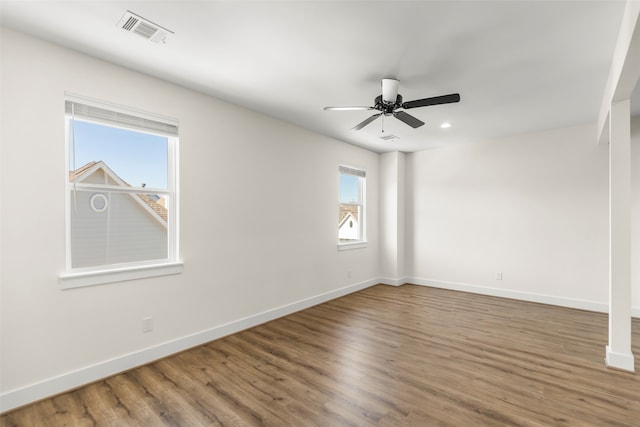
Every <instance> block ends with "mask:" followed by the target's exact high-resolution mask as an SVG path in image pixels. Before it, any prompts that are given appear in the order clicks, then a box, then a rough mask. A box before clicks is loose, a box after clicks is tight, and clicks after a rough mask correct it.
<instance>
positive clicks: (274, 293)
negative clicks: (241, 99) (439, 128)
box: [0, 30, 379, 409]
mask: <svg viewBox="0 0 640 427" xmlns="http://www.w3.org/2000/svg"><path fill="white" fill-rule="evenodd" d="M1 36H2V38H1V43H2V45H1V50H2V70H1V71H2V72H1V85H2V100H1V102H2V104H1V121H2V130H1V140H2V145H1V151H0V153H1V162H2V163H1V166H2V171H1V177H0V179H1V183H2V207H1V213H0V218H1V219H2V224H1V233H2V239H1V244H2V251H1V257H2V258H1V267H2V268H1V275H0V279H1V288H0V289H1V306H0V311H1V317H0V321H1V330H0V332H1V341H2V342H1V346H0V347H1V348H0V359H1V362H0V363H1V364H0V374H1V376H2V381H1V385H0V386H1V390H0V391H1V392H2V394H3V401H2V406H3V409H7V408H8V407H12V406H15V405H18V404H22V403H26V401H28V400H29V399H34V398H40V397H44V395H46V394H47V393H49V394H53V393H56V392H60V391H61V389H62V388H64V387H67V386H73V385H77V383H81V382H82V381H87V380H91V379H95V378H93V377H95V376H100V375H108V374H110V373H112V371H113V369H118V368H121V369H126V368H127V367H129V366H130V365H132V364H135V363H144V362H146V361H148V359H149V358H153V357H159V356H162V355H163V354H164V353H167V352H170V351H177V350H179V349H180V348H181V347H183V346H184V345H187V344H191V345H193V344H196V343H197V342H198V340H201V339H205V338H207V337H209V338H211V337H214V336H216V334H218V332H220V331H223V332H224V331H226V332H232V331H233V329H234V327H235V326H241V327H246V326H247V325H249V324H251V322H252V321H254V320H255V321H260V320H265V319H267V318H269V317H270V316H271V317H273V316H276V315H279V314H280V315H281V314H283V313H285V312H287V311H288V310H289V308H291V309H297V308H300V307H303V306H305V305H308V304H311V303H313V302H318V301H321V300H323V299H327V298H331V297H334V296H336V295H339V294H340V293H343V292H348V291H351V290H355V289H358V288H360V287H363V286H368V285H370V284H373V283H377V280H376V278H377V276H378V260H379V256H378V217H377V209H370V210H369V215H368V217H367V227H368V230H367V237H368V241H369V244H368V247H367V248H364V249H357V250H349V251H338V250H337V245H336V226H337V222H336V221H337V219H336V203H337V198H338V165H339V164H340V163H347V164H352V165H357V166H358V167H362V168H364V169H366V171H367V195H366V197H367V201H366V202H367V206H374V207H377V206H378V196H377V195H378V156H377V154H375V153H372V152H369V151H367V150H363V149H359V148H356V147H354V146H351V145H348V144H345V143H341V142H338V141H335V140H332V139H330V138H327V137H323V136H320V135H318V134H314V133H311V132H308V131H305V130H302V129H300V128H297V127H294V126H291V125H288V124H286V123H283V122H281V121H278V120H275V119H272V118H269V117H266V116H264V115H260V114H257V113H254V112H251V111H248V110H246V109H243V108H239V107H237V106H233V105H229V104H226V103H224V102H221V101H219V100H216V99H213V98H211V97H208V96H205V95H202V94H199V93H196V92H194V91H190V90H187V89H184V88H181V87H178V86H175V85H172V84H169V83H166V82H163V81H161V80H158V79H155V78H151V77H148V76H145V75H142V74H139V73H136V72H132V71H130V70H127V69H124V68H121V67H118V66H115V65H112V64H109V63H106V62H102V61H100V60H97V59H94V58H91V57H88V56H86V55H83V54H80V53H76V52H73V51H70V50H67V49H64V48H60V47H57V46H55V45H52V44H49V43H46V42H42V41H39V40H36V39H33V38H30V37H27V36H24V35H21V34H19V33H16V32H13V31H10V30H3V31H2V34H1ZM65 91H69V92H72V93H76V94H79V95H84V96H88V97H92V98H97V99H102V100H106V101H110V102H113V103H117V104H123V105H127V106H130V107H133V108H137V109H141V110H146V111H150V112H154V113H157V114H161V115H165V116H170V117H175V118H177V119H179V120H180V169H181V176H180V189H181V211H180V214H181V221H180V223H181V239H180V246H181V253H182V258H183V259H184V262H185V267H184V273H183V274H181V275H174V276H165V277H160V278H153V279H142V280H136V281H130V282H122V283H115V284H108V285H100V286H93V287H87V288H79V289H71V290H65V291H62V290H61V289H60V285H59V283H58V275H59V274H60V273H61V272H62V271H63V269H64V266H65V258H64V257H65V243H64V236H65V230H64V224H65V206H64V203H65V202H64V200H65V198H64V191H65V190H64V185H65V180H66V179H67V171H65V166H64V165H65V143H64V92H65ZM291 221H294V223H291ZM238 224H243V225H244V226H243V227H238ZM239 230H240V231H239ZM238 233H240V234H238ZM348 276H349V277H348ZM352 285H353V286H352ZM349 286H351V287H349ZM345 287H347V288H346V289H343V288H345ZM270 310H271V311H270ZM265 312H267V313H268V315H264V316H262V317H260V314H261V313H263V314H264V313H265ZM149 316H152V317H153V318H154V324H155V329H154V331H153V332H151V333H146V334H143V333H142V319H143V318H145V317H149ZM256 316H257V317H256ZM233 322H240V323H233ZM230 325H231V326H230ZM216 328H222V329H216ZM154 349H157V351H156V350H154Z"/></svg>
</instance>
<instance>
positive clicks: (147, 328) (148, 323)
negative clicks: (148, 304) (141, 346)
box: [142, 317, 153, 333]
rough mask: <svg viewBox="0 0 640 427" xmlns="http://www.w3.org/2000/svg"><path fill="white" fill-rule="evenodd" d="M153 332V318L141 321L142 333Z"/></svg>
mask: <svg viewBox="0 0 640 427" xmlns="http://www.w3.org/2000/svg"><path fill="white" fill-rule="evenodd" d="M151 331H153V317H145V318H144V319H142V332H143V333H147V332H151Z"/></svg>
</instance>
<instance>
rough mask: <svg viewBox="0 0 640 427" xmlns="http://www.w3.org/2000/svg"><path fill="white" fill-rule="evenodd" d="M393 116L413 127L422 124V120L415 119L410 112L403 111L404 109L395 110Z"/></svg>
mask: <svg viewBox="0 0 640 427" xmlns="http://www.w3.org/2000/svg"><path fill="white" fill-rule="evenodd" d="M393 117H395V118H396V119H398V120H400V121H402V122H405V123H406V124H408V125H409V126H411V127H412V128H414V129H415V128H419V127H420V126H422V125H423V124H424V122H423V121H422V120H419V119H416V118H415V117H413V116H412V115H411V114H408V113H405V112H404V111H396V112H395V113H393Z"/></svg>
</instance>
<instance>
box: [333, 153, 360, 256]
mask: <svg viewBox="0 0 640 427" xmlns="http://www.w3.org/2000/svg"><path fill="white" fill-rule="evenodd" d="M339 173H340V175H339V177H340V194H339V203H338V207H339V208H338V243H339V244H340V245H349V244H356V243H364V242H365V206H364V194H365V191H364V189H365V180H366V172H365V171H364V170H361V169H354V168H351V167H347V166H340V167H339Z"/></svg>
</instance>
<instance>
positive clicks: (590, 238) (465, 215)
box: [407, 125, 640, 310]
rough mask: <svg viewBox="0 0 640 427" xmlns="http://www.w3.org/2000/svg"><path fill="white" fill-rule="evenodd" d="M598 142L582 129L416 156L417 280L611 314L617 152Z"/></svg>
mask: <svg viewBox="0 0 640 427" xmlns="http://www.w3.org/2000/svg"><path fill="white" fill-rule="evenodd" d="M596 137H597V133H596V127H595V125H593V126H591V125H589V126H578V127H572V128H565V129H559V130H553V131H547V132H540V133H535V134H530V135H521V136H518V137H513V138H507V139H501V140H496V141H487V142H479V143H476V144H469V145H459V146H453V147H448V148H439V149H434V150H428V151H423V152H418V153H414V154H411V155H409V156H408V157H407V176H408V177H409V178H408V183H407V194H408V195H410V196H408V197H407V200H408V203H407V269H408V271H409V275H410V276H413V277H414V278H415V279H416V280H415V281H417V282H419V283H425V284H434V285H437V286H444V287H451V288H459V289H465V290H471V291H478V292H483V293H493V294H496V295H503V296H512V297H517V298H523V299H529V300H537V301H543V302H549V303H556V304H563V305H569V306H577V307H583V308H591V309H597V310H606V309H607V301H608V173H607V170H608V169H607V168H608V163H607V162H608V147H607V145H606V144H603V145H598V144H597V141H596ZM636 142H637V135H636ZM637 145H638V144H637V143H636V148H637ZM636 151H637V150H636ZM635 156H636V159H637V156H638V154H637V152H636V153H635ZM636 169H637V168H636ZM635 179H636V186H635V190H634V191H635V194H636V198H637V195H638V190H639V187H640V186H638V185H637V183H638V177H637V175H636V176H635ZM636 200H637V199H636ZM636 210H637V204H636ZM635 218H636V219H637V214H636V216H635ZM638 242H639V239H638V238H637V236H636V239H635V243H636V246H635V247H636V250H637V243H638ZM636 253H637V252H636ZM498 272H502V273H503V280H496V278H497V273H498ZM635 274H636V276H635V277H636V285H635V287H636V291H635V299H634V305H635V307H640V300H638V280H637V275H638V272H637V271H636V273H635Z"/></svg>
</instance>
